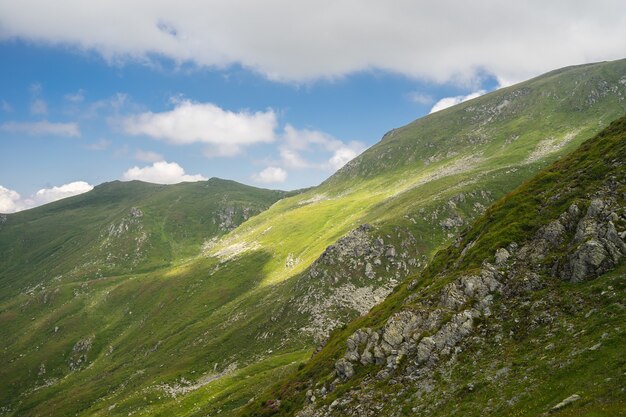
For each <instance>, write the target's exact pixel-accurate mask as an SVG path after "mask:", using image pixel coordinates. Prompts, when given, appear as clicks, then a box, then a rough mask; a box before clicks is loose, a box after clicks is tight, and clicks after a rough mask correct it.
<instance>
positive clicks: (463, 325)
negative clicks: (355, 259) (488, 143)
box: [248, 117, 626, 416]
mask: <svg viewBox="0 0 626 417" xmlns="http://www.w3.org/2000/svg"><path fill="white" fill-rule="evenodd" d="M625 161H626V117H622V118H621V119H619V120H617V121H616V122H614V123H612V124H611V125H610V126H609V127H608V128H607V129H605V130H604V131H603V132H601V133H600V134H599V135H597V136H596V137H594V138H593V139H590V140H588V141H587V142H585V143H584V144H583V145H582V146H581V147H580V148H579V149H577V150H576V151H575V152H573V153H572V154H571V155H568V156H567V157H565V158H563V159H562V160H560V161H558V162H557V163H555V164H554V165H552V166H550V167H549V168H548V169H546V170H544V171H542V172H541V173H540V174H539V175H538V176H536V177H535V178H534V179H532V180H531V181H529V182H528V183H526V184H524V185H522V186H521V187H519V188H518V189H516V190H515V191H513V192H512V193H510V194H509V195H507V196H506V197H505V198H504V199H502V200H500V201H498V202H497V203H496V204H494V205H493V206H492V207H491V208H490V209H489V210H488V211H487V212H486V213H485V215H484V216H482V217H481V218H480V219H479V220H478V221H477V222H476V223H475V224H474V225H473V226H472V227H470V228H468V229H467V230H465V231H464V232H463V233H462V234H461V236H460V237H459V238H458V239H457V240H456V241H455V243H454V244H453V245H451V246H450V247H448V248H447V249H446V250H444V251H441V252H439V253H438V254H437V255H436V256H435V258H434V259H433V262H432V263H431V264H430V265H429V267H428V268H427V269H426V270H425V271H423V272H422V273H420V274H417V275H415V276H413V277H411V279H409V280H407V282H406V283H404V284H403V285H401V286H400V287H399V288H398V290H397V291H396V292H395V293H394V294H393V295H392V296H390V297H389V298H388V299H387V300H386V301H385V302H383V303H382V304H381V305H380V306H378V307H376V308H375V309H373V310H372V311H371V312H370V314H368V315H367V316H365V317H362V318H360V319H358V320H356V321H355V322H353V323H351V324H350V325H349V326H348V327H347V328H346V329H343V330H341V331H339V332H336V333H335V334H334V335H333V337H331V339H330V341H329V343H328V345H327V347H326V348H325V349H324V350H322V351H321V352H319V353H318V354H316V355H315V356H313V357H312V359H311V360H310V361H309V363H307V365H306V366H304V367H303V368H302V369H301V370H300V371H298V372H297V373H296V374H295V375H294V376H293V377H292V378H291V379H289V380H288V381H286V382H284V383H282V384H281V385H279V386H278V387H277V388H275V389H274V390H273V392H272V393H271V394H270V395H271V397H270V399H267V398H266V400H265V401H256V402H255V405H254V406H249V407H248V409H249V412H250V413H251V414H253V415H298V416H331V415H338V416H351V415H354V416H356V415H358V416H379V415H394V416H399V415H407V414H410V415H429V416H433V415H434V416H439V415H441V416H447V415H464V416H473V415H475V416H484V415H515V416H536V415H540V414H542V413H544V412H545V413H546V414H547V413H550V415H597V416H604V415H606V416H614V415H620V413H623V410H624V407H625V406H626V401H625V397H624V391H623V387H624V382H625V380H624V375H625V374H624V371H625V370H626V364H625V363H624V356H623V349H624V342H625V340H626V331H625V329H624V326H623V324H624V320H625V319H626V312H625V311H624V305H623V303H624V299H625V296H626V268H625V266H626V265H624V256H625V255H626V243H625V241H626V200H625V199H624V192H625V191H626V162H625ZM259 403H261V404H262V406H260V407H259V405H258V404H259Z"/></svg>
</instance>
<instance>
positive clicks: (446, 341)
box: [297, 182, 626, 417]
mask: <svg viewBox="0 0 626 417" xmlns="http://www.w3.org/2000/svg"><path fill="white" fill-rule="evenodd" d="M620 187H621V185H620V183H618V182H615V183H612V184H609V185H608V186H606V187H603V188H601V189H599V190H598V191H597V192H596V193H595V194H594V195H591V196H589V198H588V199H587V200H582V201H577V202H576V203H575V204H571V205H570V206H569V207H568V208H567V210H565V211H564V212H563V213H562V214H561V215H560V216H558V218H557V219H555V220H553V221H551V222H548V223H547V224H546V225H545V226H543V227H541V228H539V229H538V231H537V232H536V233H535V234H534V236H531V237H530V238H529V239H528V240H527V241H525V242H523V244H522V245H518V244H517V243H511V244H509V245H508V246H507V247H506V248H494V253H493V255H492V258H491V259H493V264H492V263H491V260H490V259H485V260H484V261H483V264H482V267H481V268H480V269H479V270H478V271H475V272H472V273H467V272H466V273H461V274H460V275H459V276H456V277H455V278H454V279H452V280H451V281H450V282H447V283H445V285H442V286H441V287H440V288H439V287H437V288H438V289H437V290H435V291H429V288H428V287H425V288H421V289H419V290H417V292H414V293H412V294H410V295H409V296H408V297H407V298H406V299H405V301H404V307H403V308H402V309H400V311H397V312H396V313H394V314H392V315H391V316H390V317H389V318H388V319H387V320H386V322H385V323H384V324H383V325H382V326H381V327H380V328H361V329H358V330H357V331H356V332H354V333H353V334H352V335H351V336H350V337H349V338H348V339H347V340H346V345H345V353H344V354H343V356H341V357H340V358H339V359H338V360H337V361H336V362H335V367H334V372H335V379H334V381H333V382H332V383H331V384H329V385H324V389H325V391H324V393H322V392H321V390H320V389H319V388H318V389H315V390H313V391H312V393H311V396H309V397H308V405H307V406H306V407H305V408H304V409H302V410H301V411H300V413H299V414H297V415H299V416H302V417H303V416H309V417H312V416H331V415H337V416H339V415H341V416H377V415H404V414H403V413H404V411H400V410H404V409H403V408H398V409H394V408H393V407H387V404H385V402H382V403H381V401H380V399H381V398H380V392H379V391H377V390H378V389H379V388H376V387H377V386H378V387H379V386H380V381H388V384H392V385H393V384H399V385H398V387H399V390H400V392H399V393H398V394H397V395H396V396H398V395H400V394H402V393H404V392H405V391H407V388H406V387H413V388H411V389H412V390H414V389H415V387H419V388H418V389H417V392H416V393H415V394H414V395H415V397H412V398H411V399H408V398H405V400H404V401H405V403H406V402H407V401H409V402H410V401H413V403H415V402H414V401H415V398H419V396H421V395H426V394H425V393H428V392H429V390H431V389H432V388H429V387H432V384H433V380H432V378H433V375H435V373H437V375H439V376H441V377H443V378H445V377H446V375H447V373H448V372H449V370H448V367H449V366H451V365H450V364H454V363H455V358H456V356H457V355H458V354H460V353H461V352H463V351H464V349H466V345H468V344H470V343H474V344H478V345H480V344H481V343H482V344H483V345H484V343H494V341H491V342H487V341H486V340H483V339H482V338H481V333H480V332H479V331H478V330H477V327H478V326H477V323H484V322H486V321H487V320H490V319H492V320H490V323H492V328H493V329H496V330H498V329H499V330H498V331H500V332H501V327H499V325H498V324H497V320H495V319H493V318H494V317H498V318H499V315H501V314H503V312H504V314H508V313H507V312H508V311H510V310H511V309H513V307H511V303H519V301H518V300H520V299H521V300H527V299H531V298H530V297H529V294H532V293H533V292H536V291H538V290H543V289H545V288H546V285H547V284H546V282H547V280H548V279H556V280H558V279H562V280H566V281H570V282H573V283H576V282H581V281H587V280H592V279H594V278H596V277H597V276H599V275H600V274H603V273H605V272H607V271H610V270H612V269H614V268H615V267H616V266H617V265H618V264H620V263H621V262H623V258H624V256H625V255H626V243H625V239H626V230H624V225H625V224H626V208H625V207H624V201H622V198H623V197H622V196H621V195H619V194H618V193H617V191H616V190H618V189H620ZM474 243H475V242H470V243H469V244H467V247H466V248H465V249H463V250H462V251H461V257H463V256H464V255H465V253H466V251H467V250H469V249H470V248H471V247H472V246H473V245H474ZM379 252H381V253H382V250H379ZM384 253H385V254H387V253H390V252H389V251H385V252H384ZM457 265H458V263H457V264H456V265H455V266H454V268H456V267H457ZM546 277H549V278H546ZM414 287H415V284H414V282H411V283H409V284H408V286H407V288H408V289H409V290H413V288H414ZM609 288H610V289H612V287H609ZM496 300H498V301H496ZM527 304H528V301H524V302H522V304H521V305H527ZM515 305H516V306H517V307H515V308H519V306H520V304H515ZM532 306H533V307H532V309H534V310H535V311H536V313H535V314H534V316H533V317H532V318H530V317H528V318H527V319H528V320H529V322H530V325H531V326H537V325H540V324H541V323H550V322H551V321H552V320H554V317H553V316H552V315H551V313H550V312H549V309H548V308H547V306H548V304H547V303H546V301H536V302H535V303H534V304H532ZM494 309H497V314H496V313H494ZM518 322H519V319H515V321H514V323H518ZM516 331H517V330H516V329H514V328H511V330H510V331H509V335H508V336H509V337H514V336H515V332H516ZM482 332H483V333H482V334H484V328H483V330H482ZM498 337H502V336H498ZM497 341H498V339H497V338H496V339H495V342H497ZM601 346H602V343H598V344H596V345H594V346H592V347H590V348H588V350H591V351H593V350H597V349H599V348H601ZM553 348H554V345H551V346H550V345H548V346H546V347H545V348H544V350H546V351H548V350H550V349H553ZM466 360H467V359H466ZM365 366H368V367H369V368H367V374H366V375H365V376H361V377H360V378H361V379H360V380H359V381H360V382H359V389H358V390H352V391H349V392H348V393H347V394H343V395H340V396H339V397H338V398H337V399H336V400H334V401H333V402H332V403H331V404H324V403H323V402H322V403H320V405H319V406H318V405H317V404H318V403H317V402H316V399H319V398H322V399H324V398H325V397H326V392H327V391H332V390H333V389H335V388H336V387H337V386H339V385H341V384H347V383H350V381H351V380H352V379H354V378H355V377H356V376H357V374H359V369H360V368H362V367H365ZM372 366H374V371H372V370H371V369H372V368H371V367H372ZM508 372H509V371H508V368H502V369H500V370H498V371H497V372H495V375H494V378H503V377H505V375H506V374H507V373H508ZM400 381H402V384H400ZM465 389H466V390H467V391H472V390H473V389H474V386H473V384H469V385H468V386H467V387H465ZM410 392H414V391H410ZM579 398H580V397H579V396H578V395H572V396H571V397H568V398H566V399H565V400H563V401H562V402H561V403H559V404H557V405H556V406H554V407H553V408H552V409H551V410H550V409H548V411H549V412H553V411H558V410H560V409H561V408H563V407H566V406H568V405H569V404H571V403H572V402H574V401H576V400H578V399H579ZM398 404H400V402H398ZM430 406H432V404H431V405H430ZM386 407H387V408H386ZM383 409H384V410H385V411H384V412H383ZM394 410H395V411H394ZM428 410H432V408H430V409H429V408H424V409H422V411H421V412H420V409H419V407H417V408H416V407H414V408H412V412H414V413H415V415H428Z"/></svg>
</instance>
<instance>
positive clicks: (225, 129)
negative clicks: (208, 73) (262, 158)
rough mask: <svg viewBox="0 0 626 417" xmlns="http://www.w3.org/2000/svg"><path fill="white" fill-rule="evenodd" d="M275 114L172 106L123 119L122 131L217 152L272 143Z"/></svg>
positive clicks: (203, 105) (186, 103) (185, 102)
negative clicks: (206, 145)
mask: <svg viewBox="0 0 626 417" xmlns="http://www.w3.org/2000/svg"><path fill="white" fill-rule="evenodd" d="M276 124H277V122H276V114H275V113H274V111H273V110H267V111H265V112H254V113H252V112H248V111H241V112H232V111H227V110H223V109H221V108H220V107H218V106H216V105H214V104H211V103H194V102H192V101H189V100H182V101H177V102H176V107H175V108H174V109H173V110H170V111H165V112H161V113H153V112H146V113H142V114H138V115H134V116H130V117H127V118H125V119H124V120H123V121H122V128H123V129H124V130H125V131H126V133H129V134H131V135H146V136H150V137H152V138H155V139H160V140H164V141H167V142H169V143H174V144H178V145H183V144H191V143H196V142H200V143H206V144H210V145H213V146H214V147H215V148H216V149H217V150H218V151H219V150H222V151H224V150H226V151H228V150H231V151H232V150H233V149H237V150H238V149H239V148H240V147H241V146H245V145H250V144H254V143H259V142H272V141H273V140H274V139H275V135H274V129H275V128H276Z"/></svg>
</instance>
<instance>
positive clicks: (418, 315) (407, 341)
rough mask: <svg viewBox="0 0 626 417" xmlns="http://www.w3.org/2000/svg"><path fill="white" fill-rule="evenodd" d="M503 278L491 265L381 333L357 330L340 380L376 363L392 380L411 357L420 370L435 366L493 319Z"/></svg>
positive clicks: (340, 365)
mask: <svg viewBox="0 0 626 417" xmlns="http://www.w3.org/2000/svg"><path fill="white" fill-rule="evenodd" d="M500 279H502V275H501V273H500V272H499V271H498V270H497V269H495V268H493V267H492V266H491V265H487V266H486V267H485V268H483V269H482V270H481V271H480V273H478V274H477V275H463V276H461V277H459V278H458V279H456V280H455V281H453V282H451V283H450V284H448V285H446V286H445V287H444V288H443V289H442V291H441V293H440V297H439V299H438V300H431V301H430V302H429V303H427V304H425V305H423V308H422V309H421V311H419V310H418V311H415V310H403V311H400V312H398V313H396V314H394V315H393V316H391V318H389V320H388V321H387V323H386V324H385V325H384V326H383V328H381V329H380V330H377V331H375V330H372V329H361V330H357V331H356V332H355V333H354V334H353V335H352V336H351V337H350V338H349V339H348V341H347V343H346V353H345V355H344V356H343V358H341V359H339V360H338V361H337V363H336V364H335V369H336V370H337V376H338V377H339V378H340V379H342V380H346V379H349V378H351V377H352V376H353V375H354V366H352V364H354V365H356V364H357V363H361V364H362V365H369V364H372V363H375V364H377V365H384V367H383V369H382V370H381V371H380V372H379V373H378V377H379V378H386V377H388V376H389V374H390V372H391V371H393V370H394V369H396V368H397V367H398V365H399V364H400V362H401V361H402V360H403V359H404V358H405V357H406V356H407V355H410V356H411V357H414V358H415V359H414V363H415V365H417V367H416V368H415V370H417V369H418V368H419V367H424V366H431V365H433V364H434V363H435V362H437V361H438V360H439V358H440V357H442V356H447V355H449V354H450V353H452V352H453V350H454V349H455V348H456V347H457V345H458V344H459V343H460V342H461V341H462V340H463V339H464V338H466V337H467V336H468V335H470V334H471V333H472V330H473V322H474V320H475V319H477V318H479V317H481V316H489V315H491V311H490V309H489V306H490V305H491V303H492V301H493V294H495V293H498V292H500V290H501V288H502V284H501V283H500V281H499V280H500ZM348 364H350V365H348ZM346 370H348V372H346Z"/></svg>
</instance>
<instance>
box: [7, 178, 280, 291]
mask: <svg viewBox="0 0 626 417" xmlns="http://www.w3.org/2000/svg"><path fill="white" fill-rule="evenodd" d="M284 196H286V193H285V192H282V191H271V190H264V189H259V188H254V187H249V186H246V185H242V184H238V183H236V182H234V181H227V180H220V179H217V178H212V179H210V180H208V181H203V182H197V183H181V184H177V185H157V184H149V183H144V182H140V181H131V182H120V181H115V182H110V183H105V184H102V185H99V186H97V187H95V189H94V190H92V191H91V192H88V193H86V194H83V195H80V196H76V197H73V198H68V199H64V200H61V201H57V202H54V203H51V204H47V205H45V206H43V207H38V208H35V209H32V210H27V211H23V212H20V213H16V214H11V215H1V214H0V215H1V216H2V217H1V218H0V252H2V255H3V256H2V258H1V259H0V299H2V298H5V297H6V296H7V295H12V292H11V291H10V289H12V288H21V289H23V288H24V287H25V286H27V285H28V284H33V285H37V284H41V283H43V282H45V280H43V281H42V278H46V277H47V278H56V277H60V278H59V279H61V278H63V279H65V280H81V281H88V280H91V279H94V278H101V277H103V276H110V275H117V274H125V273H130V272H139V271H148V270H153V269H156V268H160V267H164V266H168V265H170V264H171V263H172V262H175V261H176V260H178V259H181V258H185V257H188V256H190V255H196V254H197V253H198V251H199V250H200V248H201V245H202V244H203V242H205V241H207V240H209V239H211V238H213V237H217V236H220V235H223V234H225V233H227V232H229V231H231V230H232V229H234V228H235V227H236V226H238V225H239V224H241V223H243V222H244V221H245V220H247V219H248V218H250V217H252V216H253V215H255V214H258V213H260V212H261V211H263V210H266V209H267V208H268V207H269V206H271V205H272V204H273V203H275V202H276V201H277V200H279V199H281V198H283V197H284ZM16 278H18V279H16Z"/></svg>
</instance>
